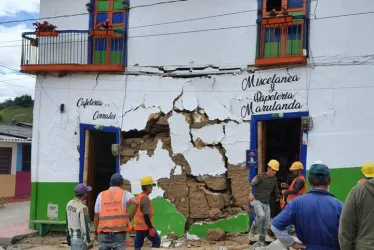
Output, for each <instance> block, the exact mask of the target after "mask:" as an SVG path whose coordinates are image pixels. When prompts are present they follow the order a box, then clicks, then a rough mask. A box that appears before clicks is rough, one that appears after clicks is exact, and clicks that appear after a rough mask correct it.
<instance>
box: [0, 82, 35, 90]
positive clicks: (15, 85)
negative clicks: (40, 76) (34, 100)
mask: <svg viewBox="0 0 374 250" xmlns="http://www.w3.org/2000/svg"><path fill="white" fill-rule="evenodd" d="M0 82H2V83H5V84H9V85H11V86H14V87H19V88H24V89H29V90H33V88H27V87H25V86H21V85H17V84H13V83H9V82H7V81H3V80H0Z"/></svg>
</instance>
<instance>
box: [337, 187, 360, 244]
mask: <svg viewBox="0 0 374 250" xmlns="http://www.w3.org/2000/svg"><path fill="white" fill-rule="evenodd" d="M356 232H357V210H356V189H352V190H351V192H350V193H349V195H348V198H347V200H346V203H345V204H344V207H343V211H342V214H341V216H340V222H339V244H340V249H341V250H354V249H355V247H354V246H355V245H354V242H355V240H356Z"/></svg>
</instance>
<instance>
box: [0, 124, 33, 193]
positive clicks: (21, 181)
mask: <svg viewBox="0 0 374 250" xmlns="http://www.w3.org/2000/svg"><path fill="white" fill-rule="evenodd" d="M31 137H32V125H30V124H25V123H14V124H13V125H3V124H0V197H14V196H27V195H30V194H31Z"/></svg>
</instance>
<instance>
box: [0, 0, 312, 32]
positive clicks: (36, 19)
mask: <svg viewBox="0 0 374 250" xmlns="http://www.w3.org/2000/svg"><path fill="white" fill-rule="evenodd" d="M186 1H188V0H173V1H168V2H160V3H153V4H146V5H138V6H134V7H130V9H136V8H143V7H150V6H155V5H160V4H168V3H175V2H186ZM315 1H318V0H306V2H315ZM299 3H304V1H303V0H300V1H299ZM252 11H258V9H253V10H248V11H245V12H252ZM239 13H240V12H239ZM243 13H244V12H243ZM90 14H91V13H87V12H85V13H75V14H67V15H60V16H50V17H39V18H30V19H23V20H13V21H6V22H0V24H8V23H19V22H27V21H38V20H41V19H57V18H65V17H74V16H81V15H90ZM223 15H225V14H223ZM217 16H220V15H217ZM210 17H215V16H208V17H203V18H202V19H205V18H210ZM199 19H200V18H192V19H185V20H180V21H176V22H186V21H193V20H199ZM172 23H174V22H173V21H171V22H166V23H160V24H156V25H164V24H172ZM151 26H154V24H150V25H144V26H138V27H136V28H142V27H151ZM131 28H135V27H131ZM129 29H130V28H129Z"/></svg>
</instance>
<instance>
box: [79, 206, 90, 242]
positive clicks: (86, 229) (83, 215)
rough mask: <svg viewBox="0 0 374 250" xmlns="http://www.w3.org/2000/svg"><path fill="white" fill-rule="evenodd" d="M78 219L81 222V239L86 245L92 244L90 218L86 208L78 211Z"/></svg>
mask: <svg viewBox="0 0 374 250" xmlns="http://www.w3.org/2000/svg"><path fill="white" fill-rule="evenodd" d="M79 220H80V224H81V230H82V237H83V241H84V242H86V245H87V246H91V245H92V241H91V235H90V231H91V228H90V222H89V221H90V219H89V218H88V208H87V207H84V208H82V209H81V211H79Z"/></svg>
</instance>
